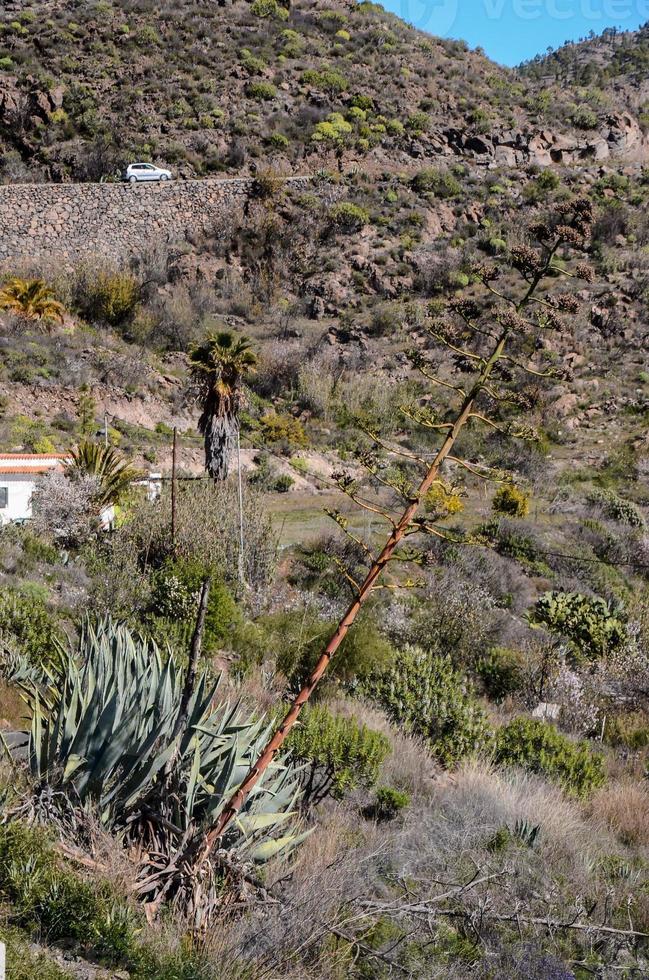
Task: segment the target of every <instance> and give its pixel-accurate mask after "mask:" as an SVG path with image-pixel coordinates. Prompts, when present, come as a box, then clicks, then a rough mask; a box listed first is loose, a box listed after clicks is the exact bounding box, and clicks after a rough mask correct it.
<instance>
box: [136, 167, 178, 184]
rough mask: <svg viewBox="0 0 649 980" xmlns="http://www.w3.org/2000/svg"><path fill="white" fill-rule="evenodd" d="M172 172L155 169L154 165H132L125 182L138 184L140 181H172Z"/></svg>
mask: <svg viewBox="0 0 649 980" xmlns="http://www.w3.org/2000/svg"><path fill="white" fill-rule="evenodd" d="M171 179H172V177H171V171H170V170H163V169H162V167H154V166H153V164H152V163H131V164H129V166H128V167H127V168H126V172H125V174H124V180H127V181H128V182H129V184H136V183H137V182H138V181H140V180H171Z"/></svg>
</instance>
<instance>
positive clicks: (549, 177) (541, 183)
mask: <svg viewBox="0 0 649 980" xmlns="http://www.w3.org/2000/svg"><path fill="white" fill-rule="evenodd" d="M536 184H537V186H538V187H540V188H541V189H542V190H544V191H556V189H557V188H558V187H560V186H561V178H560V177H559V175H558V174H557V173H555V171H554V170H542V171H541V173H540V174H539V175H538V177H537V178H536Z"/></svg>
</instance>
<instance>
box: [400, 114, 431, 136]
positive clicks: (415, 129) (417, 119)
mask: <svg viewBox="0 0 649 980" xmlns="http://www.w3.org/2000/svg"><path fill="white" fill-rule="evenodd" d="M429 126H430V116H429V115H428V114H427V113H426V112H413V113H412V115H410V116H408V118H407V119H406V129H409V130H411V132H412V133H414V135H417V134H418V133H425V132H426V131H427V129H428V127H429Z"/></svg>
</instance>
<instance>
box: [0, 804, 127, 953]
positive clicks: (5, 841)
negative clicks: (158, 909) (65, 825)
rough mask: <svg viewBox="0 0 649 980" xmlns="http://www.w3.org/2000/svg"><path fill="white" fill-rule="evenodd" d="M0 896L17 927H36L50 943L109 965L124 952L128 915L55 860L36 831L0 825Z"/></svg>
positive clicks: (105, 894)
mask: <svg viewBox="0 0 649 980" xmlns="http://www.w3.org/2000/svg"><path fill="white" fill-rule="evenodd" d="M0 895H1V896H2V898H3V899H4V900H5V901H8V902H10V903H11V917H12V920H13V922H14V923H15V924H16V925H19V926H21V927H23V928H32V929H34V928H35V929H37V930H38V931H39V932H40V933H41V934H42V935H43V936H45V937H46V938H47V939H48V940H49V941H50V942H56V941H57V940H67V941H69V940H72V941H74V942H75V943H77V944H79V945H82V946H87V947H89V948H91V949H92V950H94V951H95V952H96V953H98V954H99V955H102V956H105V957H107V958H108V959H109V960H110V961H112V962H119V961H120V960H121V959H122V958H123V957H124V955H125V954H127V953H128V951H129V949H130V947H131V945H132V943H133V937H134V925H135V924H134V922H133V916H132V914H131V913H130V911H129V910H128V908H126V907H125V906H122V908H121V909H118V908H117V906H116V901H115V898H114V896H113V895H112V894H111V892H110V889H109V888H108V887H107V886H105V885H99V886H98V887H95V886H94V885H91V884H90V883H89V882H87V881H84V880H83V879H81V878H79V877H77V876H76V875H75V874H73V873H72V872H71V871H70V870H68V869H67V868H65V867H64V866H63V865H62V864H61V863H60V862H59V860H58V859H57V857H56V855H55V853H54V851H53V849H52V846H51V844H50V842H49V838H48V835H47V834H46V833H43V829H42V828H41V827H26V826H25V825H24V824H22V823H19V822H18V821H12V822H10V823H7V824H4V825H0Z"/></svg>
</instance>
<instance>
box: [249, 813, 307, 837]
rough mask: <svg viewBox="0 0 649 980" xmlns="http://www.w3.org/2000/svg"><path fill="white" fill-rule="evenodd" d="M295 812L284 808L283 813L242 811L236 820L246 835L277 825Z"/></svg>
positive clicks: (291, 817)
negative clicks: (249, 812)
mask: <svg viewBox="0 0 649 980" xmlns="http://www.w3.org/2000/svg"><path fill="white" fill-rule="evenodd" d="M295 816H296V814H295V812H294V811H290V810H286V811H285V812H284V813H277V812H275V813H257V814H252V815H251V814H247V813H244V814H243V816H240V817H239V818H238V820H237V821H236V822H237V824H238V826H239V827H240V828H241V830H242V832H243V833H244V834H245V835H246V836H247V835H248V834H253V833H255V832H256V831H257V830H267V829H268V828H269V827H279V826H280V825H281V824H283V823H286V821H287V820H291V819H293V817H295Z"/></svg>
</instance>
